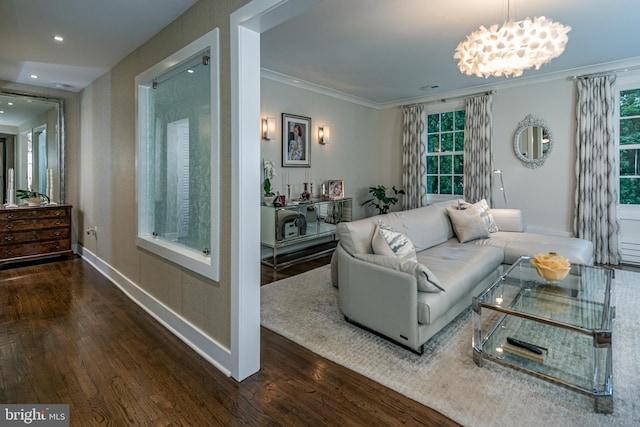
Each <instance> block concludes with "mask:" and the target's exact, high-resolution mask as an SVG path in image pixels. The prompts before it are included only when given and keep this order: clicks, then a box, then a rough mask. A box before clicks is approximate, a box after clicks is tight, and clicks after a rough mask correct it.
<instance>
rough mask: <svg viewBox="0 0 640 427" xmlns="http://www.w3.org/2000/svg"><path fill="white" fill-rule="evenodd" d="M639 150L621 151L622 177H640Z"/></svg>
mask: <svg viewBox="0 0 640 427" xmlns="http://www.w3.org/2000/svg"><path fill="white" fill-rule="evenodd" d="M638 152H639V150H620V175H621V176H625V175H626V176H628V175H631V176H635V175H640V172H639V170H638V169H639V168H638V158H639V157H638V155H639V153H638Z"/></svg>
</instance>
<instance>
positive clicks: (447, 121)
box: [440, 111, 453, 132]
mask: <svg viewBox="0 0 640 427" xmlns="http://www.w3.org/2000/svg"><path fill="white" fill-rule="evenodd" d="M452 130H453V111H452V112H450V113H442V128H441V129H440V131H441V132H451V131H452Z"/></svg>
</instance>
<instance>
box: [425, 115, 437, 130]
mask: <svg viewBox="0 0 640 427" xmlns="http://www.w3.org/2000/svg"><path fill="white" fill-rule="evenodd" d="M439 131H440V114H429V116H428V117H427V133H433V132H439Z"/></svg>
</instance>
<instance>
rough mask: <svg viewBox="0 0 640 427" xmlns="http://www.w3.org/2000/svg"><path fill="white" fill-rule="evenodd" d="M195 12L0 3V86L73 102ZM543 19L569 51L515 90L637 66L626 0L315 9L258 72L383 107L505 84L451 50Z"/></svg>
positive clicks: (339, 1)
mask: <svg viewBox="0 0 640 427" xmlns="http://www.w3.org/2000/svg"><path fill="white" fill-rule="evenodd" d="M195 2H196V0H135V1H132V0H108V1H105V0H1V1H0V80H8V81H13V82H19V83H25V84H31V85H41V86H47V87H58V88H61V89H66V90H71V91H79V90H82V89H83V88H84V87H86V86H87V85H89V84H90V83H91V82H92V81H94V80H95V79H96V78H97V77H99V76H100V75H102V74H104V73H105V72H106V71H108V70H109V69H110V68H111V67H113V66H114V65H115V64H117V63H118V62H119V61H120V60H121V59H123V58H124V57H125V56H126V55H127V54H129V53H130V52H131V51H133V50H134V49H135V48H137V47H138V46H139V45H141V44H142V43H144V42H145V41H146V40H148V39H149V38H150V37H152V36H153V35H154V34H155V33H157V32H158V31H159V30H160V29H162V28H163V27H165V26H166V25H167V24H169V23H170V22H171V21H173V20H174V19H175V18H177V17H178V16H180V15H181V14H182V13H183V12H184V11H185V10H187V9H188V8H189V7H190V6H191V5H193V4H194V3H195ZM540 15H545V16H547V17H549V18H551V19H553V20H554V21H558V22H561V23H563V24H565V25H569V26H571V27H572V30H571V31H570V32H569V43H568V44H567V47H566V50H565V52H564V54H563V55H562V56H560V57H559V58H556V59H554V60H552V61H551V62H550V63H549V64H547V65H544V66H543V68H542V69H541V70H539V71H526V72H525V74H524V75H523V76H521V77H518V78H517V79H526V78H531V77H533V76H539V75H543V74H546V73H557V72H563V71H566V70H581V69H583V68H584V67H587V66H590V65H597V64H607V65H605V67H606V66H609V67H616V66H617V65H618V61H622V60H629V59H632V60H638V61H640V43H638V42H637V36H636V35H635V27H636V25H637V22H640V3H639V2H637V1H635V0H607V2H604V1H603V0H562V1H559V0H511V2H510V3H509V0H483V1H478V0H447V1H444V0H440V1H438V0H430V1H427V0H348V1H344V0H324V1H320V2H319V3H318V4H316V5H315V6H314V7H312V8H311V9H309V10H307V11H306V12H304V13H303V14H302V15H300V16H298V17H296V18H294V19H293V20H290V21H288V22H286V23H284V24H282V25H280V26H278V27H276V28H273V29H271V30H269V31H268V32H266V33H264V34H263V35H262V39H261V40H262V43H261V44H262V57H261V62H262V67H263V69H265V71H266V72H268V73H270V75H272V76H279V77H282V78H285V79H297V80H299V81H302V82H305V83H311V84H313V85H317V86H320V87H322V88H329V89H331V90H333V91H337V92H339V93H342V94H346V95H348V96H350V97H355V99H362V100H363V101H364V102H368V103H372V104H377V105H384V104H388V103H393V102H399V101H403V100H412V99H418V98H424V97H428V96H432V95H434V94H437V93H439V92H452V91H459V90H465V89H468V88H471V87H477V86H487V85H492V84H495V83H499V82H501V81H503V80H504V79H505V78H496V77H490V78H488V79H482V78H478V77H472V76H466V75H463V74H462V73H460V71H458V68H457V66H456V61H455V60H454V59H453V52H454V50H455V48H456V46H457V44H458V43H459V42H460V41H461V40H463V39H464V37H465V36H466V35H467V34H469V33H471V32H472V31H474V30H475V29H477V28H478V27H479V26H480V25H485V26H489V25H491V24H496V23H497V24H500V23H502V22H504V21H505V20H506V19H507V18H508V17H511V18H514V19H523V18H525V17H528V16H530V17H533V16H540ZM56 34H60V35H62V36H63V37H64V38H65V40H64V42H62V43H56V42H54V41H53V39H52V38H53V36H54V35H56ZM626 62H629V61H626ZM32 74H35V75H38V79H37V80H34V79H32V78H31V77H30V76H31V75H32ZM511 80H515V78H512V79H511ZM432 86H437V87H436V88H431V87H432ZM421 88H426V89H421Z"/></svg>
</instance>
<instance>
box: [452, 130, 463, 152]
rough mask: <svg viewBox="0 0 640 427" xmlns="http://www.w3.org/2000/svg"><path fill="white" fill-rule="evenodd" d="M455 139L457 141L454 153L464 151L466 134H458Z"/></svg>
mask: <svg viewBox="0 0 640 427" xmlns="http://www.w3.org/2000/svg"><path fill="white" fill-rule="evenodd" d="M453 139H454V141H455V145H454V147H453V151H464V132H456V133H455V134H454V136H453Z"/></svg>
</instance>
